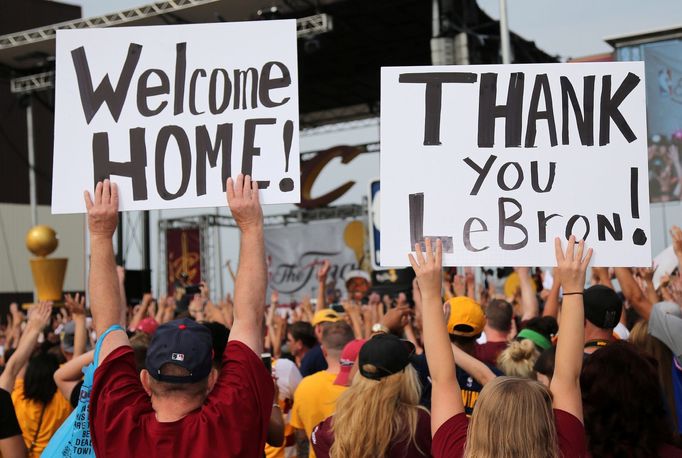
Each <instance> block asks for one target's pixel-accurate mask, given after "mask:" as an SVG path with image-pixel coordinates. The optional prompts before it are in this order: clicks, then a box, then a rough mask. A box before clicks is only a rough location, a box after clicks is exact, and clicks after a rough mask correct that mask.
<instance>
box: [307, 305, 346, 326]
mask: <svg viewBox="0 0 682 458" xmlns="http://www.w3.org/2000/svg"><path fill="white" fill-rule="evenodd" d="M340 319H341V317H340V316H339V314H338V313H336V312H335V311H334V310H332V309H322V310H318V311H317V312H315V315H313V322H312V323H311V324H312V325H313V326H317V325H318V324H320V323H335V322H337V321H339V320H340Z"/></svg>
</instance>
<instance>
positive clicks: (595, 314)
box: [583, 285, 623, 329]
mask: <svg viewBox="0 0 682 458" xmlns="http://www.w3.org/2000/svg"><path fill="white" fill-rule="evenodd" d="M583 303H584V305H585V318H586V319H587V320H588V321H589V322H590V323H592V324H593V325H595V326H597V327H599V328H602V329H613V328H615V327H616V325H617V324H618V322H619V321H620V314H621V311H622V310H623V301H622V300H621V299H620V297H618V293H616V292H615V291H614V290H612V289H611V288H609V287H607V286H604V285H594V286H590V287H589V288H587V289H586V290H585V292H584V293H583Z"/></svg>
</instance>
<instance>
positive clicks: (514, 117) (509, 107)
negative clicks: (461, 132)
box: [478, 72, 524, 148]
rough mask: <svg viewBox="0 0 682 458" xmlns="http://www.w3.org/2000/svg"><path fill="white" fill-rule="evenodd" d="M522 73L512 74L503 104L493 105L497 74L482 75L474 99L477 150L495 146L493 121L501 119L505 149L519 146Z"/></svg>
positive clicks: (495, 95) (495, 100)
mask: <svg viewBox="0 0 682 458" xmlns="http://www.w3.org/2000/svg"><path fill="white" fill-rule="evenodd" d="M523 81H524V74H523V73H522V72H517V73H512V74H511V77H510V79H509V89H508V90H507V104H506V105H497V73H482V74H481V86H480V88H479V99H478V146H479V148H492V147H493V146H494V145H495V121H496V120H497V118H504V119H505V123H504V129H505V135H504V141H505V146H506V147H507V148H510V147H518V146H521V119H522V117H523V115H522V113H521V112H522V110H523Z"/></svg>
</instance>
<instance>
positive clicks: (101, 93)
mask: <svg viewBox="0 0 682 458" xmlns="http://www.w3.org/2000/svg"><path fill="white" fill-rule="evenodd" d="M140 54H142V46H141V45H138V44H135V43H131V44H130V46H129V47H128V54H127V55H126V60H125V63H124V64H123V69H122V70H121V75H120V76H119V78H118V83H117V84H116V89H113V88H112V87H111V82H110V81H109V75H105V76H104V78H103V79H102V81H101V82H100V83H99V86H97V89H96V90H93V84H92V76H91V75H90V67H89V66H88V58H87V57H86V55H85V48H84V47H83V46H81V47H80V48H76V49H74V50H73V51H71V59H72V60H73V67H74V70H75V71H76V78H77V79H78V91H79V93H80V96H81V105H82V106H83V114H85V121H86V122H87V123H88V124H90V121H92V118H94V117H95V114H96V113H97V111H98V110H99V108H100V107H101V106H102V103H106V104H107V107H109V113H111V116H112V117H113V118H114V121H116V122H118V118H119V116H121V110H123V104H124V103H125V100H126V95H127V94H128V88H129V87H130V81H131V80H132V78H133V73H134V72H135V67H137V62H138V61H139V60H140Z"/></svg>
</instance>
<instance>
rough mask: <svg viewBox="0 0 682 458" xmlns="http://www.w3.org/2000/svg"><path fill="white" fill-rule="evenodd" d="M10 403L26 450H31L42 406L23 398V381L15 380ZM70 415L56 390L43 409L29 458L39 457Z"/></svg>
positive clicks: (69, 409)
mask: <svg viewBox="0 0 682 458" xmlns="http://www.w3.org/2000/svg"><path fill="white" fill-rule="evenodd" d="M12 403H14V410H15V411H16V412H17V420H19V426H21V430H22V431H23V436H24V443H25V444H26V449H27V450H28V449H30V448H31V443H32V442H33V438H34V437H36V430H37V429H38V423H39V422H40V412H41V411H42V410H43V406H42V404H40V403H39V402H36V401H34V400H32V399H26V398H24V379H17V380H16V382H15V383H14V391H12ZM70 413H71V404H70V403H69V401H68V400H67V399H66V398H65V397H64V396H63V395H62V393H61V392H60V391H59V390H57V391H56V392H55V394H54V396H52V400H51V401H50V403H49V404H48V405H47V406H46V407H45V413H44V414H43V421H42V423H40V430H39V431H38V437H37V439H36V445H35V447H33V453H32V454H31V455H29V456H40V454H41V453H42V451H43V449H44V448H45V447H46V446H47V443H48V442H49V441H50V439H51V438H52V435H53V434H54V433H55V432H57V430H58V429H59V427H60V426H61V425H62V423H63V422H64V420H66V417H68V416H69V414H70Z"/></svg>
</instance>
